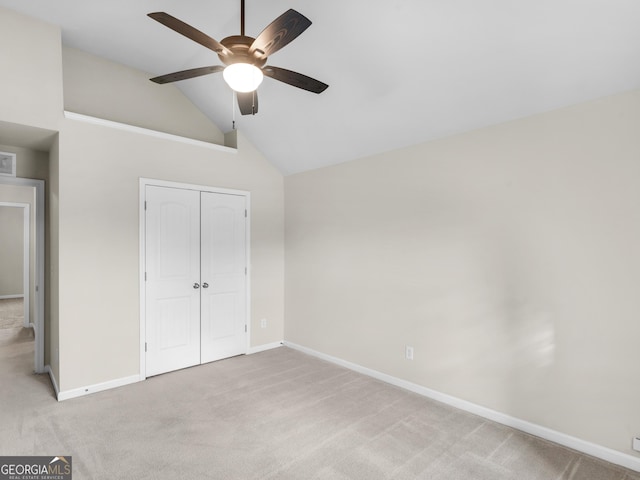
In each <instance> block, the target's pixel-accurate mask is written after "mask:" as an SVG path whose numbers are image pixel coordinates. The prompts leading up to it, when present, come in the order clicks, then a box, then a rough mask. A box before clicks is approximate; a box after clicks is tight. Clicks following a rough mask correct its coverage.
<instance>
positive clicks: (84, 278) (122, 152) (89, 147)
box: [58, 120, 284, 391]
mask: <svg viewBox="0 0 640 480" xmlns="http://www.w3.org/2000/svg"><path fill="white" fill-rule="evenodd" d="M141 177H146V178H154V179H161V180H171V181H177V182H184V183H192V184H199V185H209V186H214V187H224V188H234V189H241V190H248V191H250V192H251V202H252V205H251V211H252V218H251V262H252V278H251V280H252V282H251V294H252V303H251V314H252V315H251V327H252V332H253V333H252V345H254V346H256V345H261V344H265V343H270V342H276V341H279V340H281V339H282V336H283V321H284V313H283V310H284V305H283V297H284V271H283V270H284V251H283V249H284V226H283V222H284V193H283V192H284V188H283V178H282V175H281V174H280V173H278V172H277V171H276V170H275V169H274V168H273V167H272V166H271V165H270V164H269V163H268V162H267V161H266V160H265V159H264V158H263V157H262V155H261V154H260V153H259V152H257V151H256V150H255V149H254V148H253V147H252V146H251V145H250V144H249V143H248V142H247V141H245V140H244V139H243V138H242V136H240V138H239V148H238V153H237V154H236V153H227V152H221V151H215V150H211V149H208V148H202V147H199V146H195V145H187V144H182V143H176V142H173V141H170V140H164V139H159V138H154V137H149V136H144V135H139V134H135V133H128V132H124V131H121V130H115V129H110V128H106V127H100V126H96V125H91V124H86V123H82V122H77V121H74V120H68V121H65V122H64V126H63V129H62V131H61V133H60V158H59V187H58V191H59V193H60V194H59V198H58V202H59V203H58V213H59V218H58V226H59V229H58V242H59V244H58V246H59V259H58V261H59V266H60V267H59V268H60V270H59V341H60V378H59V380H60V389H61V390H63V391H65V390H71V389H74V388H78V387H82V386H86V385H92V384H97V383H101V382H105V381H110V380H114V379H120V378H125V377H128V376H132V375H137V374H138V373H139V371H140V370H139V358H140V326H139V325H140V323H139V309H140V305H139V296H140V293H139V284H138V281H139V280H138V278H139V265H140V258H139V215H138V204H139V179H140V178H141ZM263 317H264V318H268V319H269V327H268V328H267V329H260V326H259V319H260V318H263Z"/></svg>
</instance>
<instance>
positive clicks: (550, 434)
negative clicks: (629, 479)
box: [284, 341, 640, 472]
mask: <svg viewBox="0 0 640 480" xmlns="http://www.w3.org/2000/svg"><path fill="white" fill-rule="evenodd" d="M284 346H286V347H289V348H292V349H294V350H298V351H300V352H302V353H306V354H307V355H311V356H313V357H317V358H320V359H322V360H326V361H328V362H331V363H334V364H336V365H340V366H341V367H345V368H348V369H349V370H353V371H356V372H358V373H362V374H363V375H367V376H369V377H373V378H375V379H377V380H381V381H383V382H385V383H389V384H391V385H395V386H396V387H400V388H404V389H405V390H409V391H411V392H414V393H417V394H419V395H422V396H424V397H428V398H431V399H433V400H436V401H438V402H441V403H445V404H447V405H451V406H452V407H455V408H459V409H460V410H464V411H466V412H469V413H473V414H474V415H478V416H480V417H483V418H487V419H489V420H492V421H494V422H497V423H501V424H502V425H506V426H508V427H512V428H515V429H517V430H520V431H523V432H526V433H529V434H531V435H535V436H536V437H540V438H543V439H545V440H549V441H551V442H554V443H558V444H560V445H563V446H565V447H568V448H571V449H573V450H577V451H578V452H582V453H586V454H587V455H591V456H592V457H596V458H600V459H602V460H605V461H607V462H610V463H615V464H616V465H620V466H622V467H625V468H629V469H631V470H635V471H636V472H640V457H634V456H632V455H628V454H626V453H622V452H619V451H617V450H612V449H610V448H607V447H603V446H601V445H597V444H595V443H591V442H587V441H585V440H581V439H579V438H576V437H572V436H570V435H566V434H564V433H561V432H558V431H555V430H551V429H550V428H546V427H543V426H541V425H537V424H535V423H531V422H527V421H526V420H521V419H519V418H515V417H511V416H509V415H506V414H504V413H501V412H497V411H495V410H491V409H490V408H486V407H482V406H480V405H476V404H475V403H471V402H467V401H466V400H462V399H460V398H457V397H453V396H451V395H447V394H445V393H441V392H438V391H436V390H431V389H430V388H426V387H423V386H421V385H418V384H416V383H411V382H408V381H406V380H402V379H400V378H397V377H394V376H391V375H387V374H386V373H381V372H378V371H377V370H372V369H370V368H367V367H363V366H362V365H358V364H356V363H351V362H348V361H346V360H342V359H340V358H337V357H332V356H331V355H327V354H324V353H321V352H318V351H315V350H312V349H310V348H307V347H303V346H302V345H297V344H295V343H291V342H287V341H285V342H284Z"/></svg>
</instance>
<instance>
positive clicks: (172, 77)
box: [149, 65, 224, 85]
mask: <svg viewBox="0 0 640 480" xmlns="http://www.w3.org/2000/svg"><path fill="white" fill-rule="evenodd" d="M223 70H224V67H223V66H221V65H213V66H211V67H199V68H191V69H189V70H182V71H180V72H173V73H167V74H166V75H161V76H159V77H153V78H150V79H149V80H151V81H152V82H155V83H159V84H161V85H163V84H165V83H172V82H178V81H180V80H187V79H189V78H195V77H201V76H202V75H209V74H210V73H218V72H221V71H223Z"/></svg>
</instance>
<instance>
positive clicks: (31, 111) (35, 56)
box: [0, 7, 62, 130]
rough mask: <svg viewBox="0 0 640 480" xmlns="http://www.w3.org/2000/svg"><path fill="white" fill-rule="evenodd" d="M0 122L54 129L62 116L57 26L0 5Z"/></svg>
mask: <svg viewBox="0 0 640 480" xmlns="http://www.w3.org/2000/svg"><path fill="white" fill-rule="evenodd" d="M0 32H2V37H3V39H4V41H3V45H2V46H0V72H2V75H0V105H2V108H0V121H5V122H12V123H16V124H22V125H30V126H33V127H39V128H46V129H52V130H56V129H57V127H58V122H59V121H60V119H61V117H62V61H61V46H60V28H59V27H56V26H53V25H49V24H46V23H44V22H41V21H39V20H35V19H32V18H29V17H26V16H24V15H21V14H18V13H15V12H13V11H12V10H8V9H5V8H3V7H0Z"/></svg>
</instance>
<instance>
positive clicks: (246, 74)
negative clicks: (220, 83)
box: [222, 63, 264, 93]
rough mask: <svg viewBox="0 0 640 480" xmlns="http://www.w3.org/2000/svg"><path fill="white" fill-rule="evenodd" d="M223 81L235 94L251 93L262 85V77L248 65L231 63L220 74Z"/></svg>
mask: <svg viewBox="0 0 640 480" xmlns="http://www.w3.org/2000/svg"><path fill="white" fill-rule="evenodd" d="M222 76H223V77H224V81H225V82H227V85H229V86H230V87H231V88H232V89H233V90H235V91H236V92H241V93H246V92H253V91H254V90H255V89H256V88H258V87H259V86H260V84H261V83H262V79H263V78H264V75H263V74H262V70H260V69H259V68H258V67H256V66H255V65H251V64H250V63H233V64H231V65H229V66H228V67H226V68H225V69H224V71H223V72H222Z"/></svg>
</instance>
